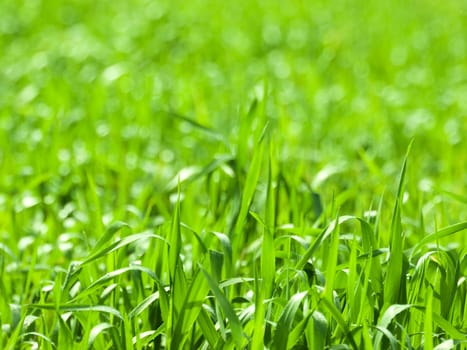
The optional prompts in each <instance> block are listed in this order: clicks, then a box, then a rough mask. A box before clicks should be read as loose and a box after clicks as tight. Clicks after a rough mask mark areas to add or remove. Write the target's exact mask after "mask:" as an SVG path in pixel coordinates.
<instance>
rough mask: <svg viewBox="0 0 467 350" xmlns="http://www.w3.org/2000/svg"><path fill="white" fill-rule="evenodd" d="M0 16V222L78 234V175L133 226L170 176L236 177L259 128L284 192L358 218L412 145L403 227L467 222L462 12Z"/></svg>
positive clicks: (130, 7)
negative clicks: (287, 180)
mask: <svg viewBox="0 0 467 350" xmlns="http://www.w3.org/2000/svg"><path fill="white" fill-rule="evenodd" d="M0 18H1V21H0V51H1V52H2V55H1V56H0V106H1V108H0V133H1V134H0V140H1V141H0V146H1V148H0V171H1V176H0V190H1V193H2V194H1V195H0V203H1V204H0V208H1V210H4V211H5V210H7V209H6V208H10V207H16V209H18V210H21V208H23V207H26V208H27V207H29V206H34V205H36V204H38V203H40V202H41V201H42V200H45V202H46V203H47V200H48V202H49V203H53V202H57V201H58V203H61V204H62V205H64V204H66V203H69V202H70V199H71V198H72V199H73V200H72V201H73V202H74V203H75V206H79V205H80V204H76V203H83V204H82V205H83V210H82V220H83V221H84V222H86V221H87V219H86V216H88V215H89V213H87V210H85V209H84V208H85V203H86V199H80V198H79V197H80V195H81V194H80V193H81V192H80V191H79V188H80V187H81V188H83V187H86V186H87V180H86V178H87V177H89V176H91V177H92V178H95V182H96V186H97V188H98V190H99V194H100V196H101V197H102V198H101V201H102V203H103V206H104V209H103V211H104V214H108V215H109V217H108V221H110V220H111V219H112V218H115V217H120V216H124V215H126V214H124V213H125V212H126V210H127V209H126V207H127V205H128V204H133V205H134V206H135V207H137V208H138V209H139V210H141V211H144V210H145V209H146V205H147V199H148V197H150V196H151V193H153V192H155V193H162V192H164V191H165V189H166V186H167V183H168V182H169V181H171V180H173V179H174V177H175V176H176V174H177V172H178V171H180V169H183V168H185V167H188V166H193V165H195V166H204V165H206V164H207V163H209V161H211V160H212V159H213V158H215V157H216V156H217V155H219V154H225V153H227V154H232V153H233V154H234V155H235V156H237V157H238V158H239V159H240V160H241V159H243V161H244V163H243V165H246V164H247V162H248V156H247V155H248V150H247V149H250V150H251V148H252V147H253V138H254V134H255V133H254V132H253V130H256V129H262V128H263V126H264V124H266V122H267V121H269V122H270V125H271V126H272V129H273V130H274V143H275V147H276V149H277V150H278V153H279V155H280V159H281V161H282V162H283V163H284V164H285V165H286V166H290V167H293V168H296V169H297V170H296V176H297V178H304V179H305V180H306V181H308V182H309V183H311V184H313V185H314V187H315V188H314V189H315V190H316V191H318V192H319V193H320V194H322V195H323V198H324V200H325V201H327V202H328V203H329V202H330V201H331V198H332V196H333V195H336V194H339V193H343V192H344V193H347V194H346V195H344V197H345V198H343V199H342V203H341V204H342V205H343V206H344V208H346V209H345V210H347V211H348V212H357V213H358V212H362V211H364V210H367V209H368V208H369V207H370V206H371V205H373V206H374V205H375V203H377V201H378V198H379V196H380V195H381V194H382V193H383V192H384V190H385V189H388V188H389V189H394V188H395V184H396V174H397V172H398V169H399V168H400V164H401V160H402V157H403V154H404V152H405V149H406V147H407V144H408V143H409V141H410V140H411V139H412V138H413V137H415V144H414V150H413V153H412V155H411V158H410V161H409V174H411V176H409V180H408V181H409V186H408V189H409V190H408V192H410V195H411V196H412V200H413V203H415V204H414V205H413V211H412V213H413V216H414V217H415V216H417V215H418V213H419V210H420V209H421V210H422V211H423V212H424V213H425V214H427V216H428V217H429V220H428V221H429V224H431V228H434V225H435V223H436V224H438V225H445V224H450V223H453V222H457V221H459V220H465V219H466V216H467V214H466V211H465V188H466V184H467V174H466V172H465V169H466V168H467V166H466V154H467V151H466V150H467V145H466V140H465V137H464V135H465V134H466V129H467V122H466V120H467V99H466V98H465V96H467V64H466V61H465V57H467V35H466V34H467V28H466V27H467V2H466V1H454V0H448V1H443V2H438V1H413V2H409V3H407V2H403V1H392V2H388V3H381V2H379V1H340V2H328V1H313V2H308V1H292V2H288V3H287V4H284V3H282V2H279V1H248V2H246V1H245V2H221V1H190V2H184V1H142V0H141V1H119V0H117V1H98V2H96V1H68V2H66V3H63V2H60V1H40V0H34V1H25V2H17V1H10V0H4V1H2V2H1V4H0ZM254 106H257V108H259V109H260V112H255V113H256V114H255V117H253V114H248V113H249V112H248V111H250V112H251V111H252V109H254ZM258 106H259V107H258ZM174 113H175V114H178V115H182V116H187V117H189V118H192V119H193V120H196V121H197V122H198V123H200V124H202V125H205V126H208V127H210V128H212V131H213V132H214V134H215V135H214V137H213V135H212V134H206V133H204V132H203V131H202V130H201V131H200V129H199V128H196V127H193V125H192V124H190V123H186V122H183V120H182V119H180V118H176V117H174ZM248 118H250V119H251V120H250V121H245V120H246V119H248ZM242 123H246V124H248V125H249V124H251V125H249V126H248V127H246V128H244V129H242V127H241V125H243V124H242ZM219 139H222V140H223V142H220V141H219ZM244 141H246V142H244ZM243 143H244V144H246V145H247V146H241V145H242V144H243ZM242 147H243V148H242ZM240 165H242V164H240ZM76 189H78V191H77V190H76ZM193 191H194V193H198V189H196V190H193ZM345 191H348V192H345ZM442 191H450V192H453V193H455V194H457V197H453V196H443V197H440V196H439V194H440V193H442ZM390 192H391V191H390ZM83 193H84V192H83ZM389 197H390V195H389ZM40 198H42V199H40ZM44 198H45V199H44ZM372 203H373V204H372ZM161 207H163V205H161ZM57 210H59V209H58V207H57ZM161 210H162V211H163V209H161ZM408 212H409V213H410V208H408ZM56 225H58V226H60V223H58V222H57V223H56ZM70 225H71V224H70ZM8 226H9V224H5V223H4V224H3V227H4V231H5V229H6V228H7V227H8ZM22 229H24V228H22ZM8 230H9V228H8Z"/></svg>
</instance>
